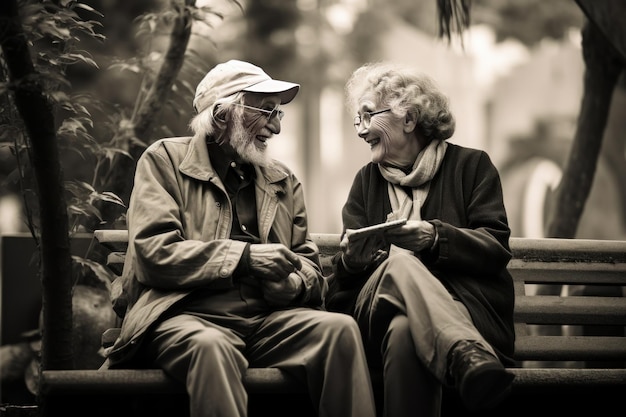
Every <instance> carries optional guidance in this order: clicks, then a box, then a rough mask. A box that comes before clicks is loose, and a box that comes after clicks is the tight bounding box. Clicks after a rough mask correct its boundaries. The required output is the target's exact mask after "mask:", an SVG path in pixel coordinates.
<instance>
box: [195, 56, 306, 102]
mask: <svg viewBox="0 0 626 417" xmlns="http://www.w3.org/2000/svg"><path fill="white" fill-rule="evenodd" d="M299 89H300V84H295V83H290V82H287V81H280V80H274V79H272V78H271V77H270V76H269V75H267V74H266V73H265V71H263V70H262V69H261V68H259V67H257V66H256V65H253V64H250V63H249V62H244V61H239V60H236V59H232V60H230V61H227V62H224V63H222V64H218V65H216V66H215V67H213V69H212V70H211V71H209V72H208V73H207V75H205V76H204V78H203V79H202V81H200V83H199V84H198V87H197V88H196V95H195V97H194V99H193V107H194V109H195V110H196V112H198V113H200V112H202V111H203V110H205V109H207V108H208V107H210V106H211V105H213V103H215V101H216V100H218V99H220V98H225V97H229V96H231V95H233V94H236V93H238V92H240V91H246V92H250V93H265V94H278V95H279V96H280V102H281V104H287V103H289V102H290V101H291V100H293V99H294V97H295V96H296V94H298V90H299Z"/></svg>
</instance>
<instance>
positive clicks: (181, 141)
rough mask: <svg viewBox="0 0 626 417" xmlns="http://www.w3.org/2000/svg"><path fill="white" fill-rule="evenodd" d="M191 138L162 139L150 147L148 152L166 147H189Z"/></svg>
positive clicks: (174, 137)
mask: <svg viewBox="0 0 626 417" xmlns="http://www.w3.org/2000/svg"><path fill="white" fill-rule="evenodd" d="M191 139H192V136H173V137H169V138H162V139H159V140H157V141H155V142H154V143H152V145H150V146H149V147H148V150H151V151H154V150H157V149H159V148H163V147H168V146H189V143H190V142H191Z"/></svg>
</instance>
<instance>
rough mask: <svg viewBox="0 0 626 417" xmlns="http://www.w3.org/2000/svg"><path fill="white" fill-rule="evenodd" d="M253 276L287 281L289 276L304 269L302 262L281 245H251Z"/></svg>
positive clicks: (250, 268)
mask: <svg viewBox="0 0 626 417" xmlns="http://www.w3.org/2000/svg"><path fill="white" fill-rule="evenodd" d="M248 268H249V270H250V273H251V275H253V276H255V277H257V278H259V279H261V280H264V281H265V280H269V281H276V282H279V281H285V280H286V279H287V277H288V276H289V274H291V273H293V272H295V271H298V270H300V268H302V260H301V259H300V257H299V256H298V255H296V254H295V253H294V252H292V251H291V250H289V249H287V247H286V246H285V245H282V244H280V243H264V244H263V243H259V244H253V245H250V263H249V264H248Z"/></svg>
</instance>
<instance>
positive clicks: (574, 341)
mask: <svg viewBox="0 0 626 417" xmlns="http://www.w3.org/2000/svg"><path fill="white" fill-rule="evenodd" d="M515 359H517V360H520V361H528V360H542V361H623V362H624V366H626V338H624V337H621V336H616V337H613V336H522V337H517V339H516V340H515Z"/></svg>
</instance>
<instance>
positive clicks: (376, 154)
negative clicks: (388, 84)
mask: <svg viewBox="0 0 626 417" xmlns="http://www.w3.org/2000/svg"><path fill="white" fill-rule="evenodd" d="M385 109H388V107H386V106H384V105H383V104H382V103H380V102H378V101H377V100H376V99H375V98H373V97H370V96H368V95H365V96H363V97H362V98H361V100H359V106H358V112H357V113H358V115H360V116H361V120H363V114H364V113H365V112H369V113H372V112H377V111H380V110H385ZM405 119H406V117H404V116H400V117H399V116H397V115H396V114H394V113H392V112H391V111H386V112H382V113H378V114H375V115H372V116H371V120H370V124H369V126H367V123H364V122H363V121H362V122H361V124H360V125H359V126H356V125H355V127H356V129H357V133H358V135H359V137H360V138H362V139H363V140H364V141H365V142H367V144H368V145H369V146H370V151H371V152H372V162H374V163H377V164H383V165H393V166H397V167H408V166H411V165H412V164H413V162H414V161H415V158H416V157H417V154H418V153H419V151H418V150H417V151H416V149H417V140H416V138H415V136H414V134H413V129H414V128H415V126H414V125H410V124H409V125H407V123H405Z"/></svg>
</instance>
